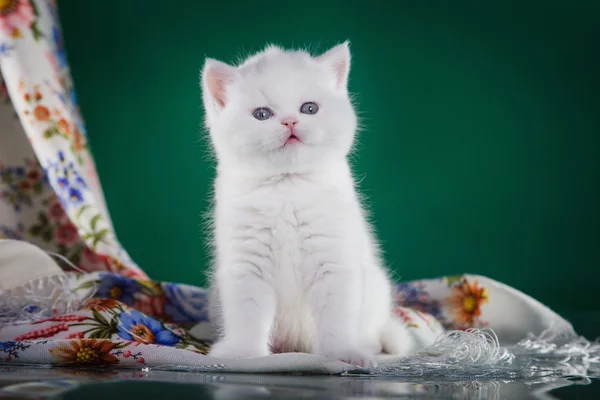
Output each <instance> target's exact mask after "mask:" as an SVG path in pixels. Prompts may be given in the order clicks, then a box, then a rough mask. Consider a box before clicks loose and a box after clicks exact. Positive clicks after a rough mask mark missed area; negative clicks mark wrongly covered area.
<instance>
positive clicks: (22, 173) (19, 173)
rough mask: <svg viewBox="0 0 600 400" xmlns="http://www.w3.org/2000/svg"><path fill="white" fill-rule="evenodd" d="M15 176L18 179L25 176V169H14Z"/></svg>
mask: <svg viewBox="0 0 600 400" xmlns="http://www.w3.org/2000/svg"><path fill="white" fill-rule="evenodd" d="M15 175H17V176H18V177H23V176H25V168H23V167H17V168H15Z"/></svg>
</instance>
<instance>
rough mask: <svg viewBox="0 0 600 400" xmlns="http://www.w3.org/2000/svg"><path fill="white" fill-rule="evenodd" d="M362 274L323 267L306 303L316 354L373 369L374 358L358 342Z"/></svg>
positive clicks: (351, 270) (347, 269) (354, 270)
mask: <svg viewBox="0 0 600 400" xmlns="http://www.w3.org/2000/svg"><path fill="white" fill-rule="evenodd" d="M360 280H361V271H360V269H358V267H357V268H356V269H352V268H348V267H342V266H340V265H337V264H332V263H328V264H324V265H323V266H322V267H321V268H319V271H318V272H317V278H316V279H315V281H314V283H313V285H312V287H311V290H310V292H309V301H310V305H311V308H312V310H313V313H314V317H315V323H316V343H315V353H316V354H318V355H321V356H324V357H326V358H329V359H335V360H340V361H344V362H346V363H349V364H353V365H358V366H362V367H374V366H375V365H376V362H375V357H374V355H372V354H368V353H366V352H365V351H364V350H363V349H362V348H361V346H360V343H359V324H360V312H361V298H362V293H361V281H360Z"/></svg>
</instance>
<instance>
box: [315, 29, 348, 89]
mask: <svg viewBox="0 0 600 400" xmlns="http://www.w3.org/2000/svg"><path fill="white" fill-rule="evenodd" d="M317 61H318V62H320V63H322V64H324V65H326V66H327V67H328V68H329V69H330V70H331V71H333V73H334V74H335V78H336V82H335V83H336V87H337V88H338V89H340V90H343V91H346V90H347V88H348V75H349V73H350V42H348V41H345V42H344V43H342V44H338V45H337V46H335V47H333V48H332V49H330V50H328V51H326V52H325V53H323V54H321V55H320V56H318V57H317Z"/></svg>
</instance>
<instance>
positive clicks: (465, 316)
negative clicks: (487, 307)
mask: <svg viewBox="0 0 600 400" xmlns="http://www.w3.org/2000/svg"><path fill="white" fill-rule="evenodd" d="M452 292H453V293H452V295H451V296H449V297H448V298H447V299H446V301H447V302H448V304H449V306H450V308H451V309H452V311H453V313H454V314H455V316H456V321H457V322H459V323H461V324H463V325H466V327H471V326H473V322H474V321H475V319H476V318H478V317H479V316H480V315H481V306H482V305H483V304H486V303H487V302H488V301H489V298H488V291H487V289H485V288H483V287H480V286H479V283H478V282H477V281H473V283H469V281H468V280H467V279H464V280H463V281H462V282H461V283H460V284H458V285H456V286H454V287H453V288H452Z"/></svg>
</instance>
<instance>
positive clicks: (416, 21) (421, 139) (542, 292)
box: [59, 0, 600, 310]
mask: <svg viewBox="0 0 600 400" xmlns="http://www.w3.org/2000/svg"><path fill="white" fill-rule="evenodd" d="M481 3H487V5H484V4H481ZM492 3H493V2H481V1H473V2H465V1H462V2H461V1H459V2H456V1H435V2H434V1H417V2H415V1H410V2H409V1H396V2H392V1H373V0H372V1H368V2H365V1H348V0H347V1H324V2H322V3H321V2H306V1H293V2H281V1H266V0H263V1H217V2H208V1H206V2H205V1H192V0H189V1H185V0H178V1H175V0H171V1H170V2H165V1H150V0H145V1H142V0H137V1H134V0H128V1H121V2H119V3H118V4H117V3H114V4H112V3H110V4H108V3H106V2H104V1H81V0H62V1H59V7H60V12H61V19H62V24H63V29H64V34H65V41H66V47H67V51H68V54H69V60H70V62H71V67H72V73H73V76H74V79H75V85H76V89H77V91H78V95H79V99H80V103H81V108H82V112H83V115H84V118H85V120H86V123H87V128H88V133H89V140H90V143H91V147H92V150H93V152H94V155H95V158H96V161H97V166H98V171H99V174H100V177H101V180H102V183H103V187H104V191H105V195H106V199H107V202H108V205H109V208H110V210H111V214H112V218H113V220H114V224H115V227H116V230H117V233H118V236H119V238H120V240H121V242H122V243H123V245H124V246H125V248H126V249H127V250H128V251H129V252H130V254H131V255H132V257H133V258H134V259H135V260H136V261H137V263H138V264H139V265H140V266H141V267H142V268H144V269H145V270H146V271H147V272H148V273H149V274H150V276H151V277H153V278H155V279H160V280H170V281H179V282H186V283H192V284H203V283H204V271H205V269H206V267H207V265H208V262H209V258H208V252H207V251H206V247H205V245H204V239H205V234H204V232H203V230H202V221H203V219H202V213H203V212H204V211H205V210H206V208H207V206H208V200H209V198H210V189H211V179H212V176H213V169H212V166H211V163H210V161H209V160H208V159H207V152H208V148H207V142H206V140H204V137H203V133H202V130H201V122H202V116H203V115H202V107H201V99H200V88H199V85H198V83H199V70H200V68H201V67H202V64H203V60H204V57H205V56H210V57H213V58H218V59H221V60H224V61H233V60H235V59H237V58H238V57H239V56H240V55H243V54H246V53H248V52H253V51H257V50H259V49H260V48H261V47H263V46H264V45H265V44H266V43H267V42H273V41H274V42H277V43H279V44H281V45H284V46H308V45H311V46H313V45H318V46H319V47H320V49H322V50H324V49H326V48H328V47H329V46H332V45H334V44H336V43H338V42H340V41H343V40H345V39H350V40H351V43H352V45H351V49H352V52H353V63H352V71H351V84H350V86H351V88H350V89H351V91H352V92H354V93H356V94H357V99H358V109H359V110H360V113H361V114H360V115H361V117H362V118H363V122H364V123H365V125H366V129H365V130H364V131H363V132H362V133H361V145H360V147H359V150H358V152H357V154H356V157H355V158H354V159H355V163H354V164H355V170H356V174H357V177H359V178H360V179H361V180H362V183H361V187H362V190H363V192H364V193H365V194H366V195H367V196H368V198H369V201H370V204H371V208H372V211H373V216H374V221H375V224H376V227H377V231H378V233H379V236H380V238H381V241H382V242H383V246H384V250H385V252H386V260H387V262H388V264H389V265H390V266H391V268H393V270H394V273H395V276H396V277H397V279H414V278H427V277H435V276H439V275H447V274H455V273H461V272H470V273H477V274H483V275H487V276H489V277H491V278H494V279H498V280H500V281H503V282H505V283H507V284H510V285H512V286H515V287H516V288H518V289H521V290H523V291H525V292H527V293H528V294H531V295H533V296H534V297H537V298H539V299H540V300H542V301H543V302H545V303H547V304H548V305H550V306H552V307H554V308H556V309H559V310H562V309H583V310H591V309H597V308H598V304H600V290H599V289H598V282H599V279H598V277H599V275H600V274H599V273H598V267H599V266H600V265H599V264H600V263H599V261H600V246H599V240H598V239H599V237H600V235H599V233H600V215H599V201H600V188H599V179H598V178H599V177H600V161H599V160H600V158H599V157H598V156H599V152H600V53H599V48H598V39H600V23H599V21H600V2H598V1H570V2H564V1H561V2H553V1H544V2H540V1H521V2H520V3H517V2H496V5H491V4H492Z"/></svg>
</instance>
